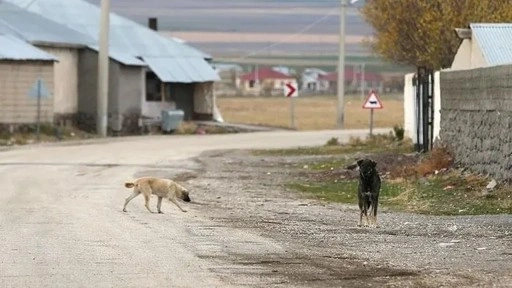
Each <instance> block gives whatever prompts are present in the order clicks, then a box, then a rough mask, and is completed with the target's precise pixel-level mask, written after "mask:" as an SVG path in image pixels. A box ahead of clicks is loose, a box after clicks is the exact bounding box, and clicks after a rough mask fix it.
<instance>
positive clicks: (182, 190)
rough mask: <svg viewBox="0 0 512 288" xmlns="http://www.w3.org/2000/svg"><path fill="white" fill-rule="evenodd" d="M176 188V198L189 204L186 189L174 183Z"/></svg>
mask: <svg viewBox="0 0 512 288" xmlns="http://www.w3.org/2000/svg"><path fill="white" fill-rule="evenodd" d="M176 187H178V191H179V192H178V197H179V198H180V199H181V200H183V201H185V202H190V196H189V195H188V190H187V188H185V187H183V186H181V185H180V184H178V183H176Z"/></svg>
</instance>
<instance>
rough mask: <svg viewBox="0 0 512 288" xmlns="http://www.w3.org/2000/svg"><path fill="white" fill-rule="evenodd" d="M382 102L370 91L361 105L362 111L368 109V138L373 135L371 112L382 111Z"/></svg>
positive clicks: (375, 93)
mask: <svg viewBox="0 0 512 288" xmlns="http://www.w3.org/2000/svg"><path fill="white" fill-rule="evenodd" d="M383 108H384V106H383V105H382V101H380V98H379V96H378V95H377V92H375V90H372V91H370V94H369V95H368V97H366V100H365V101H364V104H363V109H370V136H372V135H373V110H374V109H383Z"/></svg>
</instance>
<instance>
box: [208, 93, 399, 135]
mask: <svg viewBox="0 0 512 288" xmlns="http://www.w3.org/2000/svg"><path fill="white" fill-rule="evenodd" d="M345 99H346V101H345V128H346V129H365V128H368V127H369V122H370V111H369V110H364V109H362V108H361V106H362V105H363V103H362V102H363V101H361V100H360V98H359V97H354V96H352V97H350V96H347V97H345ZM381 100H382V102H383V105H384V109H382V110H375V111H374V127H376V128H378V127H381V128H388V127H393V126H394V125H397V124H398V125H402V124H403V121H404V108H403V101H402V100H401V99H399V98H398V97H396V96H381ZM217 104H218V106H219V109H220V111H221V113H222V117H223V118H224V120H225V121H226V122H230V123H241V124H259V125H269V126H278V127H291V120H290V99H286V98H284V97H273V98H265V97H258V98H256V97H236V98H219V99H217ZM336 105H337V100H336V97H334V96H330V97H329V96H311V97H298V98H296V99H295V124H296V127H297V129H298V130H321V129H335V128H336V113H337V112H336Z"/></svg>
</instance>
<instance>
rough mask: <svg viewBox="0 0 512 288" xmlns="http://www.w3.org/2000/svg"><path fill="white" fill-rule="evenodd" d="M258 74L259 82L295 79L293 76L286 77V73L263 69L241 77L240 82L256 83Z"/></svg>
mask: <svg viewBox="0 0 512 288" xmlns="http://www.w3.org/2000/svg"><path fill="white" fill-rule="evenodd" d="M256 74H257V76H258V77H257V78H258V80H264V79H294V77H293V76H290V75H286V74H284V73H281V72H278V71H275V70H273V69H272V68H261V69H258V70H255V71H252V72H250V73H247V74H244V75H242V76H240V80H243V81H255V80H256Z"/></svg>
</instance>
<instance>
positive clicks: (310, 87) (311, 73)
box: [300, 68, 328, 93]
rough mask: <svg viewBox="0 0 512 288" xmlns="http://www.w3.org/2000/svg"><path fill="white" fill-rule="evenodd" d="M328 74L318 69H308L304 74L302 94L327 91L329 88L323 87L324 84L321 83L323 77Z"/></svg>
mask: <svg viewBox="0 0 512 288" xmlns="http://www.w3.org/2000/svg"><path fill="white" fill-rule="evenodd" d="M327 74H328V73H327V72H326V71H324V70H321V69H318V68H307V69H305V70H304V72H303V73H302V75H301V77H302V81H301V82H302V86H301V87H300V90H301V91H302V92H313V93H314V92H321V91H326V90H327V88H328V87H323V86H322V84H323V82H322V81H320V79H319V78H320V76H321V75H327Z"/></svg>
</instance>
